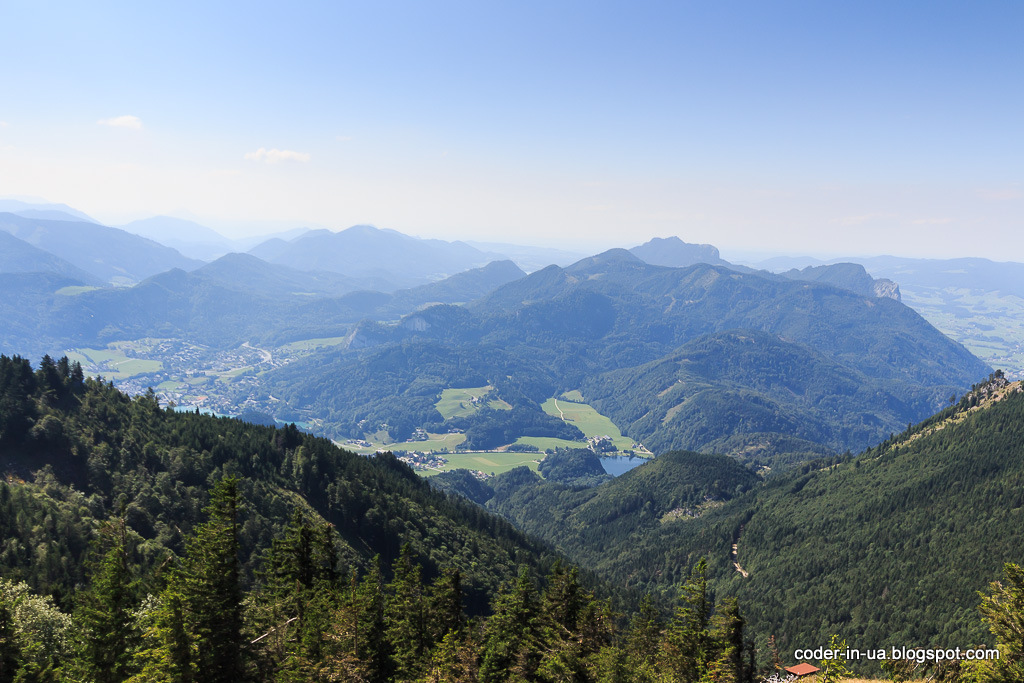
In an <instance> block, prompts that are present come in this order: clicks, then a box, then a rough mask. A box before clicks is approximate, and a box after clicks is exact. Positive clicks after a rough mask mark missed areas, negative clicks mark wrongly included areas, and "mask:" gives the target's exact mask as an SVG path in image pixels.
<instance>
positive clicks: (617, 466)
mask: <svg viewBox="0 0 1024 683" xmlns="http://www.w3.org/2000/svg"><path fill="white" fill-rule="evenodd" d="M649 461H650V458H641V457H639V456H636V455H602V456H601V467H603V468H604V471H605V472H607V473H608V474H610V475H612V476H613V477H617V476H619V475H620V474H625V473H626V472H629V471H630V470H631V469H633V468H634V467H639V466H640V465H643V464H644V463H645V462H649Z"/></svg>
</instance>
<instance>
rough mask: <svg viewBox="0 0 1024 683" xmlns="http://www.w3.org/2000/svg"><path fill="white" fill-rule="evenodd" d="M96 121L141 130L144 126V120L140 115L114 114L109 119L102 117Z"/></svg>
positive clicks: (102, 124)
mask: <svg viewBox="0 0 1024 683" xmlns="http://www.w3.org/2000/svg"><path fill="white" fill-rule="evenodd" d="M96 123H98V124H99V125H101V126H113V127H114V128H131V129H133V130H140V129H141V128H142V121H141V120H140V119H139V117H138V116H114V117H113V118H109V119H100V120H99V121H97V122H96Z"/></svg>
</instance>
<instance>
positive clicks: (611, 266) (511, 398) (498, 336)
mask: <svg viewBox="0 0 1024 683" xmlns="http://www.w3.org/2000/svg"><path fill="white" fill-rule="evenodd" d="M367 367H369V368H374V370H373V372H374V374H375V375H376V376H378V377H387V378H388V381H387V382H385V383H384V384H383V385H382V384H381V383H380V382H379V380H378V379H376V378H372V377H370V376H364V373H363V370H362V368H367ZM428 367H429V368H430V369H429V371H428V370H427V368H428ZM989 370H990V369H989V368H988V367H987V366H986V365H985V364H984V363H982V362H980V361H978V360H977V359H976V358H974V357H973V356H971V354H970V353H968V352H967V351H966V350H965V349H964V348H963V347H961V346H959V345H958V344H956V343H954V342H952V341H950V340H949V339H948V338H946V337H944V336H943V335H941V334H940V333H939V332H938V331H937V330H935V329H934V328H933V327H931V326H930V325H929V324H928V323H927V322H926V321H924V320H923V319H922V318H921V317H920V316H919V315H917V314H916V313H915V312H913V311H912V310H911V309H909V308H907V307H906V306H904V305H902V304H900V303H899V302H897V301H895V300H893V299H890V298H884V297H883V298H878V297H873V296H872V297H865V296H863V295H858V294H855V293H853V292H850V291H848V290H845V289H840V288H837V287H835V286H832V285H829V284H822V283H816V282H805V281H794V280H790V279H787V278H781V277H777V276H772V275H770V274H756V273H740V272H736V271H733V270H731V269H729V268H726V267H723V266H709V265H706V264H698V265H695V266H691V267H689V268H669V267H663V266H652V265H649V264H645V263H643V262H642V261H641V260H640V259H638V258H636V257H635V256H633V255H632V254H630V253H629V252H627V251H625V250H612V251H609V252H605V253H604V254H600V255H598V256H594V257H590V258H587V259H583V260H582V261H580V262H578V263H576V264H573V265H571V266H569V267H567V268H559V267H558V266H549V267H548V268H545V269H543V270H540V271H537V272H535V273H532V274H530V275H528V276H526V277H523V278H520V279H517V280H514V281H511V282H509V283H508V284H505V285H503V286H501V287H498V288H497V289H496V290H494V291H493V292H492V293H490V294H488V295H487V296H485V297H483V298H481V299H479V300H477V301H474V302H472V303H470V304H468V305H467V306H465V307H452V306H436V307H432V308H427V309H424V310H422V311H418V312H415V313H412V314H409V315H407V316H405V317H403V318H402V320H401V321H400V322H399V323H398V324H396V325H381V324H380V323H377V322H369V321H364V322H362V323H360V324H359V325H358V326H357V327H356V328H355V330H354V331H353V332H352V334H351V335H350V336H349V350H348V351H347V352H339V350H337V349H335V350H332V351H331V352H330V353H324V354H315V355H314V356H312V357H310V358H309V359H306V360H300V361H298V362H296V363H294V364H292V365H290V366H288V367H287V368H282V369H281V370H278V371H275V372H273V373H270V375H269V376H268V377H267V381H268V382H269V385H270V386H271V388H272V392H273V393H274V395H275V396H279V397H284V399H285V400H286V401H288V402H290V405H291V406H292V407H293V408H295V409H299V410H306V411H308V412H309V413H310V414H318V415H329V416H333V417H332V419H333V420H334V421H335V424H336V425H337V426H338V428H339V429H340V430H341V432H342V433H348V434H349V435H357V433H358V432H357V429H356V427H355V425H358V424H361V423H366V424H370V425H378V424H389V425H392V426H393V427H395V429H396V434H395V435H396V436H397V435H398V434H400V433H402V430H411V429H412V428H413V427H417V426H422V425H421V424H418V423H424V424H425V423H429V422H437V421H438V420H439V418H438V417H437V415H436V411H435V410H434V408H433V403H434V401H435V400H436V396H437V395H438V394H439V393H440V391H441V390H442V389H444V388H446V387H447V386H478V385H474V384H459V382H479V383H481V384H491V385H493V386H494V387H496V390H497V391H498V392H499V395H501V397H502V398H503V399H504V400H506V401H507V402H508V403H510V404H511V405H513V406H517V405H518V406H523V407H524V408H529V409H531V410H535V411H538V412H539V408H538V404H539V403H540V402H542V401H544V400H545V399H546V398H548V397H549V396H556V395H558V394H559V393H561V392H564V391H570V390H582V393H583V396H584V398H585V399H586V400H587V401H589V402H591V403H592V404H593V405H594V406H595V407H597V408H598V410H599V411H600V412H602V413H603V414H606V415H608V416H609V417H611V418H612V420H613V421H614V422H615V423H616V424H617V425H618V426H619V427H620V428H622V429H623V430H624V432H625V433H627V434H629V435H630V436H632V437H633V438H634V439H637V440H643V441H645V442H649V443H650V445H651V447H652V448H655V449H656V450H659V451H660V450H665V449H668V448H680V447H686V448H690V449H701V448H713V447H717V446H721V445H723V444H730V445H731V446H732V447H735V448H736V449H737V451H738V450H743V449H746V448H747V446H749V444H750V439H756V440H759V441H760V442H762V446H761V448H760V450H761V452H763V453H766V454H769V455H766V457H767V458H768V459H769V460H771V459H773V458H774V457H775V456H776V455H779V449H778V448H777V444H779V443H784V444H786V447H792V445H793V444H794V441H793V439H794V438H796V439H797V440H798V441H799V442H800V444H801V445H800V446H799V449H800V450H801V451H802V452H807V453H814V452H818V453H820V452H821V451H822V450H823V449H824V450H825V451H826V452H827V450H828V449H834V450H844V449H846V448H850V449H854V448H861V447H864V446H866V445H868V444H870V443H874V442H877V441H878V440H880V439H882V438H884V437H885V436H886V435H887V434H889V433H890V432H892V431H897V430H898V429H900V428H901V427H902V426H905V425H906V424H907V422H909V421H913V420H916V419H921V418H922V417H924V416H926V415H928V414H930V413H931V412H933V411H934V410H935V409H936V408H937V407H939V406H940V405H941V403H942V401H943V400H944V399H947V398H948V397H949V396H950V395H951V394H954V393H957V392H958V391H961V390H962V389H963V388H964V387H967V386H969V385H970V384H971V382H972V381H974V380H976V379H977V378H979V377H982V376H984V375H985V374H987V373H988V372H989ZM314 375H315V376H317V377H318V378H321V379H318V380H317V381H316V382H313V383H310V382H308V381H305V380H304V379H303V378H308V377H310V376H314ZM335 377H337V378H342V377H347V378H349V379H348V380H347V381H346V383H345V386H340V385H339V383H338V382H336V381H332V380H331V379H330V378H335ZM356 377H359V378H360V379H358V380H356V379H355V378H356ZM387 387H390V390H389V389H388V388H387ZM413 387H415V392H413V391H412V389H413ZM384 392H388V393H386V394H385V393H384ZM385 395H386V396H387V400H386V401H383V400H382V399H383V397H384V396H385ZM432 415H433V417H431V416H432ZM399 425H404V426H403V427H399ZM353 432H356V433H353ZM743 435H746V437H747V439H746V441H745V442H744V444H745V445H742V446H741V445H740V442H738V441H736V438H737V437H740V436H743Z"/></svg>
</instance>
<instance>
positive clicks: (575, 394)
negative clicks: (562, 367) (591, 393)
mask: <svg viewBox="0 0 1024 683" xmlns="http://www.w3.org/2000/svg"><path fill="white" fill-rule="evenodd" d="M559 398H564V399H565V400H566V401H575V402H576V403H585V401H584V400H583V394H581V393H580V391H579V389H573V390H572V391H566V392H565V393H563V394H562V395H561V396H560V397H559Z"/></svg>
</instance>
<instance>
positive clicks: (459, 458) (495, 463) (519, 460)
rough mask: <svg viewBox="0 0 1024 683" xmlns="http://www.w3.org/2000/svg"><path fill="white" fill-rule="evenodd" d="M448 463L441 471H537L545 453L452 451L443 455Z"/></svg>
mask: <svg viewBox="0 0 1024 683" xmlns="http://www.w3.org/2000/svg"><path fill="white" fill-rule="evenodd" d="M443 457H445V458H447V459H448V463H447V464H446V465H444V467H442V468H441V471H447V470H456V469H467V470H480V471H481V472H485V473H487V474H492V473H493V474H501V473H502V472H508V471H509V470H511V469H514V468H516V467H520V466H524V465H525V466H526V467H529V468H530V469H531V470H533V471H535V472H536V471H537V461H538V460H540V459H541V458H542V457H544V454H543V453H491V452H487V453H451V454H449V455H445V456H443ZM419 472H420V474H422V475H424V476H428V477H429V476H431V475H433V474H437V473H438V470H420V471H419Z"/></svg>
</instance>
